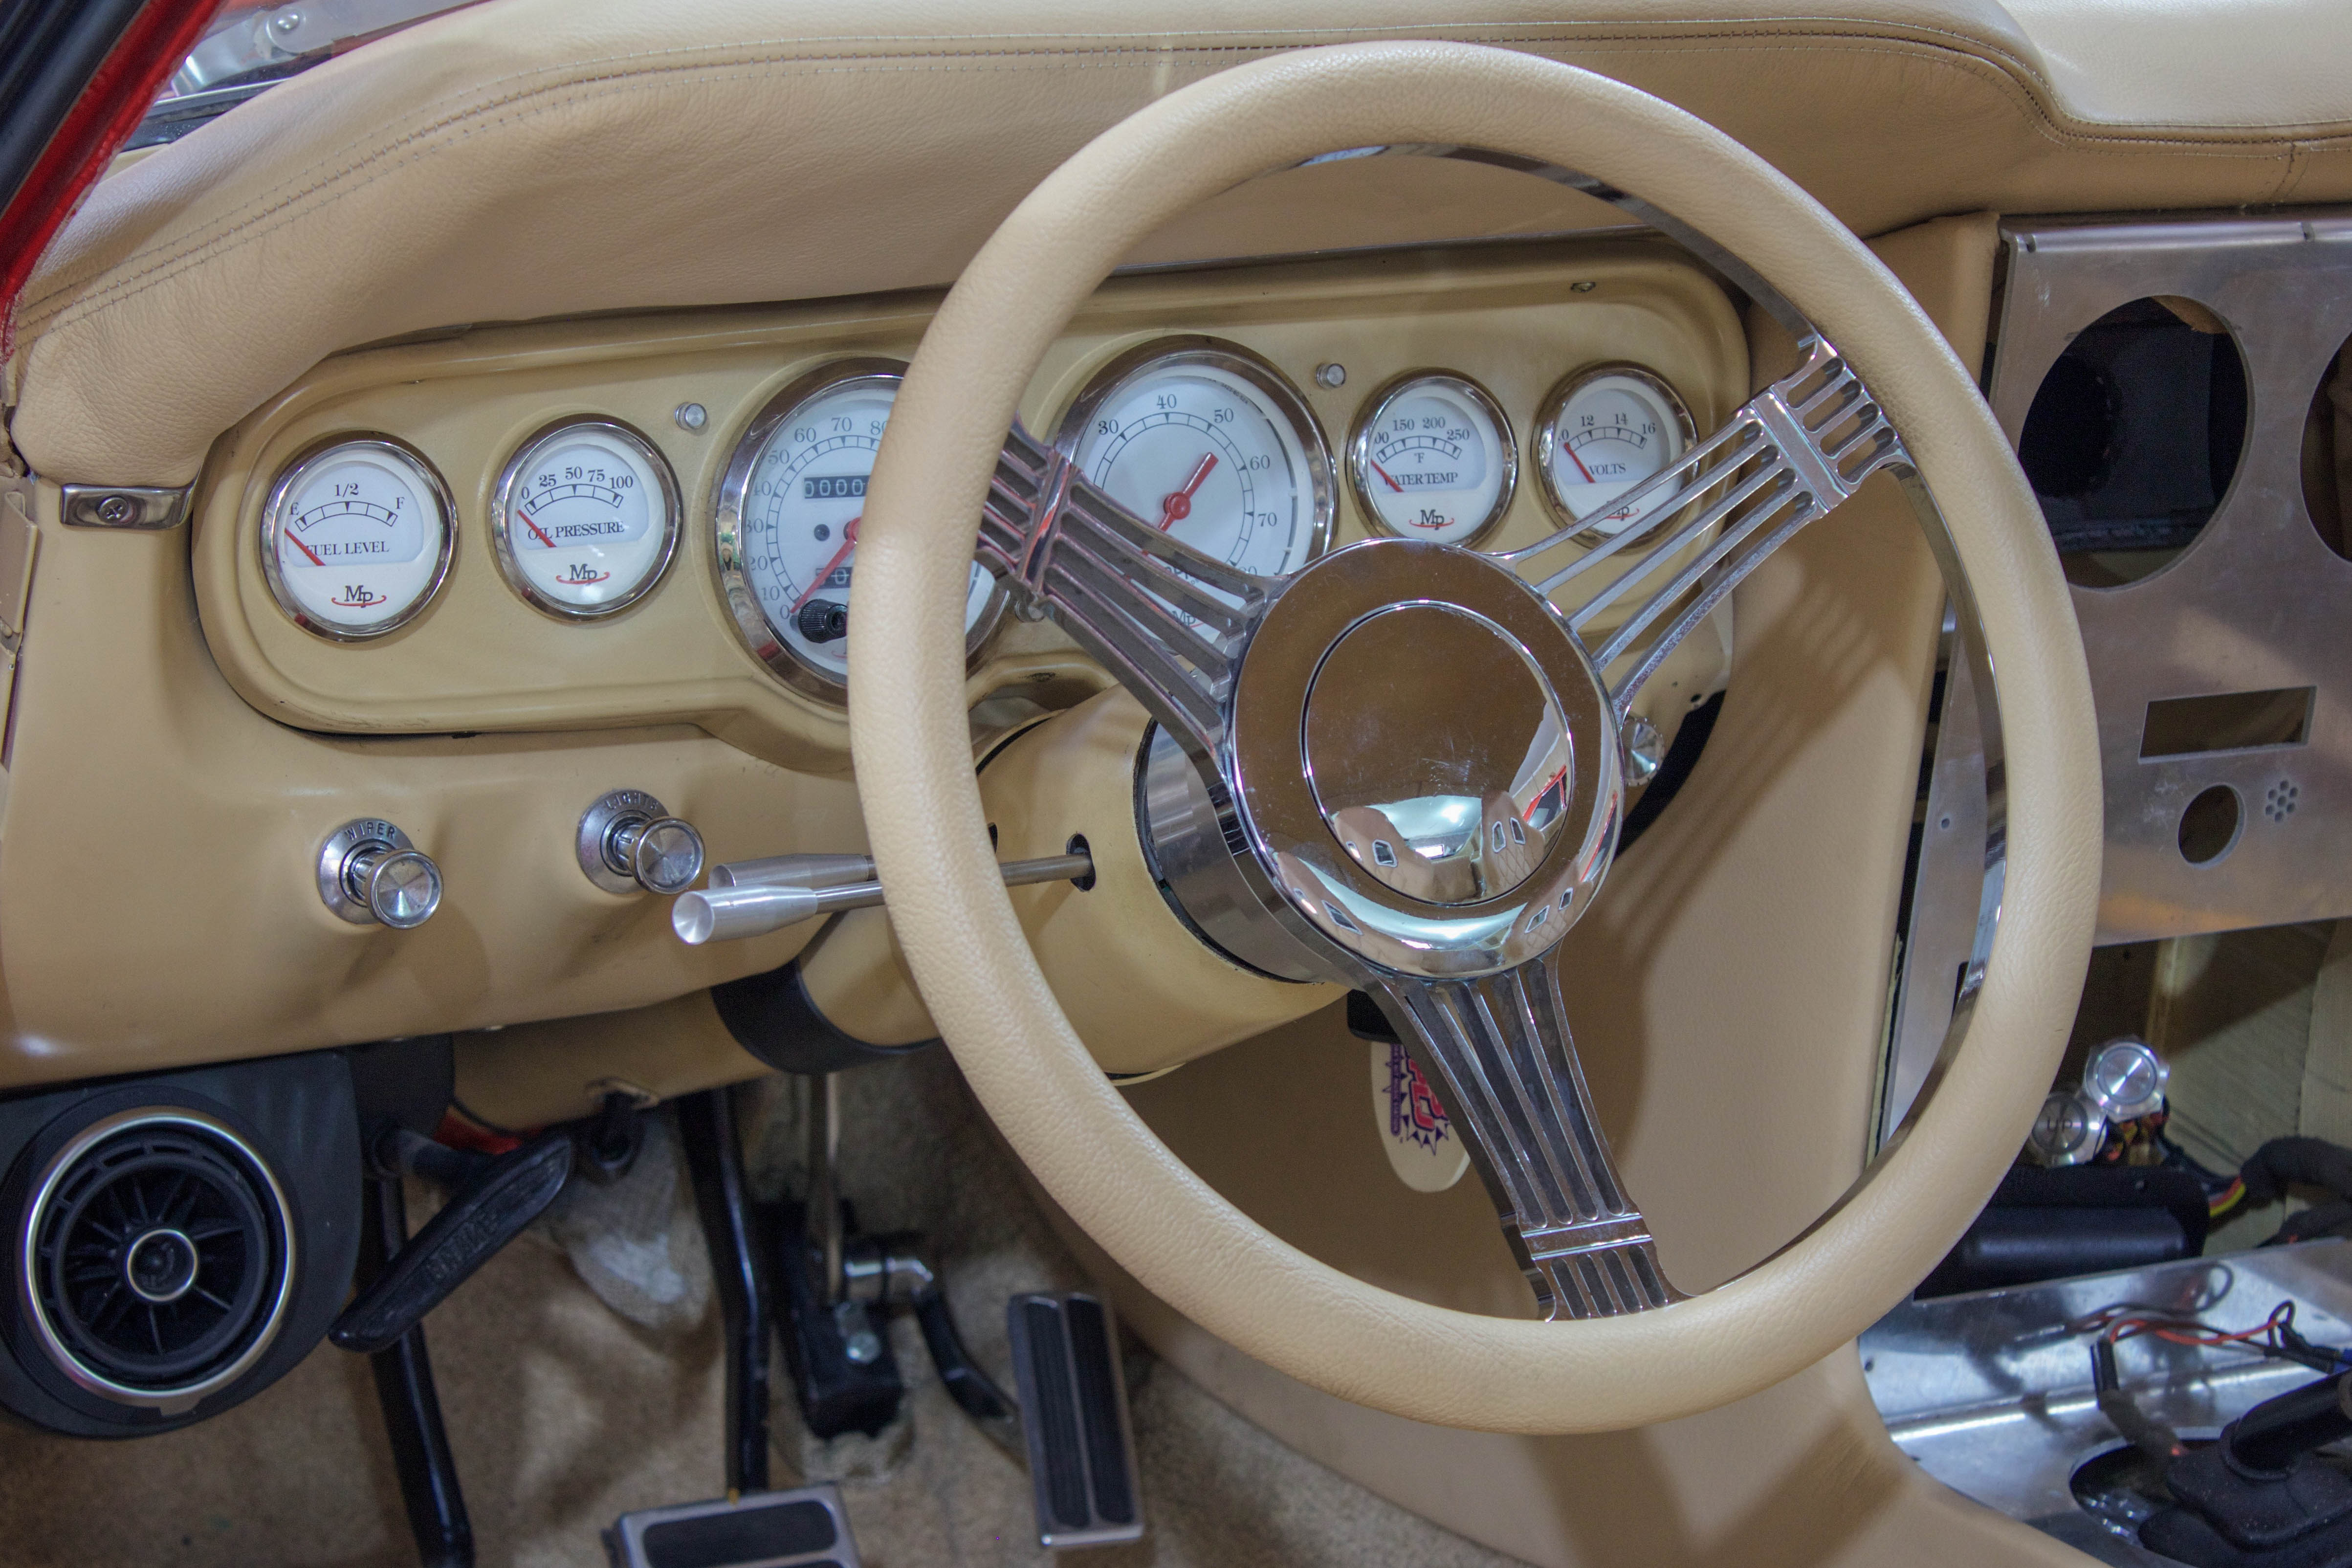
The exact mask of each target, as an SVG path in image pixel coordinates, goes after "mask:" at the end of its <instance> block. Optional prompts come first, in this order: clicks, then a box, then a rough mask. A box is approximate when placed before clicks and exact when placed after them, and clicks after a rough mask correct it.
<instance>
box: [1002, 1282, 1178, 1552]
mask: <svg viewBox="0 0 2352 1568" xmlns="http://www.w3.org/2000/svg"><path fill="white" fill-rule="evenodd" d="M1004 1315H1005V1323H1006V1327H1007V1328H1008V1329H1009V1330H1010V1331H1011V1332H1012V1338H1013V1376H1014V1378H1015V1380H1016V1384H1017V1386H1018V1389H1019V1394H1018V1397H1019V1399H1020V1402H1021V1427H1022V1436H1023V1438H1024V1441H1025V1442H1026V1443H1027V1446H1028V1449H1029V1480H1030V1485H1031V1487H1032V1488H1033V1489H1034V1492H1035V1496H1036V1504H1037V1539H1038V1542H1040V1543H1041V1544H1043V1545H1045V1546H1048V1547H1061V1546H1102V1545H1108V1544H1110V1543H1112V1542H1121V1541H1138V1540H1140V1539H1142V1536H1143V1530H1144V1521H1143V1495H1142V1492H1141V1489H1139V1487H1138V1485H1137V1482H1136V1472H1135V1428H1134V1425H1133V1423H1132V1422H1131V1421H1130V1420H1129V1415H1128V1408H1127V1380H1126V1378H1125V1376H1124V1375H1123V1373H1121V1371H1120V1367H1119V1359H1118V1325H1117V1324H1116V1323H1115V1322H1114V1321H1112V1319H1111V1312H1110V1305H1109V1303H1108V1302H1106V1301H1104V1300H1101V1299H1100V1298H1099V1297H1097V1296H1095V1295H1092V1294H1090V1293H1088V1292H1086V1291H1068V1292H1064V1293H1059V1294H1051V1295H1048V1294H1032V1295H1025V1296H1015V1297H1013V1300H1012V1301H1011V1302H1010V1303H1008V1304H1007V1305H1006V1307H1005V1310H1004Z"/></svg>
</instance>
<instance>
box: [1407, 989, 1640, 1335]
mask: <svg viewBox="0 0 2352 1568" xmlns="http://www.w3.org/2000/svg"><path fill="white" fill-rule="evenodd" d="M1379 994H1380V996H1381V1002H1382V1010H1383V1011H1384V1012H1385V1013H1386V1014H1387V1015H1388V1017H1389V1019H1390V1021H1391V1024H1393V1025H1394V1026H1396V1028H1397V1031H1398V1034H1399V1035H1400V1037H1402V1038H1403V1039H1404V1040H1405V1041H1406V1042H1407V1048H1408V1049H1411V1050H1412V1051H1413V1052H1414V1053H1415V1054H1416V1056H1417V1057H1418V1058H1420V1060H1421V1065H1422V1068H1423V1071H1433V1072H1434V1073H1435V1074H1436V1076H1437V1080H1438V1082H1439V1083H1440V1085H1442V1092H1443V1094H1444V1103H1445V1108H1446V1110H1447V1112H1448V1113H1449V1114H1450V1115H1451V1116H1452V1117H1453V1118H1454V1124H1455V1125H1456V1126H1458V1127H1461V1128H1463V1129H1465V1131H1466V1132H1467V1134H1468V1147H1469V1150H1470V1152H1471V1157H1472V1159H1473V1161H1474V1163H1475V1164H1476V1165H1477V1167H1478V1173H1479V1175H1480V1176H1481V1177H1483V1178H1484V1179H1485V1181H1486V1187H1487V1191H1488V1192H1489V1194H1492V1196H1493V1198H1494V1200H1495V1207H1496V1210H1497V1212H1499V1213H1500V1214H1501V1215H1502V1218H1503V1231H1504V1234H1505V1235H1506V1236H1507V1237H1509V1239H1510V1243H1511V1249H1512V1251H1513V1252H1515V1253H1516V1254H1517V1256H1518V1259H1519V1267H1520V1268H1522V1269H1524V1270H1525V1271H1526V1273H1527V1277H1528V1284H1529V1285H1531V1286H1533V1287H1534V1289H1535V1293H1536V1300H1537V1304H1538V1307H1539V1308H1540V1309H1541V1310H1542V1312H1543V1314H1544V1316H1545V1317H1547V1318H1560V1317H1569V1318H1599V1317H1613V1316H1616V1315H1618V1314H1620V1313H1624V1312H1639V1311H1646V1310H1649V1309H1651V1308H1654V1307H1663V1306H1664V1305H1666V1304H1667V1303H1668V1302H1670V1301H1674V1300H1679V1292H1677V1291H1676V1290H1675V1289H1674V1287H1673V1286H1672V1285H1669V1284H1668V1283H1667V1282H1666V1277H1665V1274H1664V1271H1663V1270H1661V1269H1660V1268H1659V1267H1658V1257H1657V1250H1656V1247H1655V1246H1654V1243H1653V1241H1652V1239H1651V1236H1650V1226H1649V1222H1648V1221H1647V1220H1645V1219H1644V1218H1643V1217H1642V1211H1641V1210H1640V1208H1639V1207H1637V1206H1636V1205H1634V1203H1633V1200H1632V1199H1631V1198H1630V1197H1628V1196H1627V1195H1626V1194H1625V1184H1624V1183H1623V1182H1622V1180H1621V1179H1620V1178H1619V1177H1618V1174H1617V1168H1616V1165H1615V1163H1614V1162H1612V1160H1611V1158H1610V1155H1609V1141H1608V1139H1607V1137H1606V1136H1604V1135H1603V1134H1602V1132H1601V1124H1600V1122H1599V1121H1596V1120H1595V1119H1594V1117H1593V1114H1592V1097H1591V1093H1590V1091H1588V1090H1587V1089H1586V1088H1585V1083H1584V1069H1583V1068H1582V1066H1581V1065H1580V1063H1579V1062H1578V1060H1577V1056H1576V1044H1575V1041H1574V1040H1573V1039H1572V1038H1571V1037H1570V1034H1569V1027H1568V1018H1567V1014H1566V1012H1565V1010H1564V1009H1563V1007H1562V1005H1561V1002H1560V993H1559V976H1558V974H1557V973H1556V972H1555V970H1554V968H1553V965H1552V963H1550V961H1549V958H1538V959H1534V960H1531V961H1529V962H1528V963H1523V964H1521V965H1519V967H1517V969H1510V970H1506V971H1504V972H1503V973H1499V974H1491V975H1486V976H1485V977H1483V978H1480V979H1475V980H1456V981H1433V980H1412V979H1407V978H1404V977H1402V976H1397V977H1390V978H1386V979H1383V980H1382V981H1381V983H1380V987H1379Z"/></svg>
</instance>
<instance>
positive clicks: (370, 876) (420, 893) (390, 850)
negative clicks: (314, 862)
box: [319, 816, 441, 931]
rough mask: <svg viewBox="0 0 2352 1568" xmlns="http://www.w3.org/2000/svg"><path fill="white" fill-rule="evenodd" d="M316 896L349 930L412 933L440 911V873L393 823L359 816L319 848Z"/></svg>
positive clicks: (335, 832) (344, 825)
mask: <svg viewBox="0 0 2352 1568" xmlns="http://www.w3.org/2000/svg"><path fill="white" fill-rule="evenodd" d="M319 897H320V899H321V900H324V902H325V903H326V906H327V907H328V908H329V909H331V910H333V911H334V912H335V913H336V914H338V915H340V916H341V918H343V919H344V920H347V921H351V922H352V924H353V925H383V926H390V927H391V928H392V929H393V930H394V931H413V930H415V928H416V927H418V926H421V925H423V924H424V923H425V921H429V920H431V919H432V918H433V911H434V910H437V909H439V908H440V907H441V868H440V867H438V866H436V865H435V864H434V863H433V858H432V857H431V856H429V855H427V854H425V852H424V851H423V850H421V849H419V848H417V847H415V845H414V844H411V843H410V842H409V841H408V835H407V834H405V833H403V832H402V831H401V830H400V829H399V828H397V827H395V826H393V825H392V824H391V823H389V822H386V821H384V820H383V818H381V817H372V816H363V817H361V818H359V819H358V820H356V821H352V822H346V823H345V824H343V825H342V826H341V827H338V828H337V829H335V831H334V832H333V833H331V834H330V835H328V837H327V841H326V843H324V844H322V845H320V847H319Z"/></svg>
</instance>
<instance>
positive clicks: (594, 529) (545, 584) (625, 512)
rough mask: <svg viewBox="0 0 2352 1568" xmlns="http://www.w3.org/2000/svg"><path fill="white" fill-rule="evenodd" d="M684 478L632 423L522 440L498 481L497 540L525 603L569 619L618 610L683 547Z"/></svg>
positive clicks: (642, 592)
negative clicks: (680, 486)
mask: <svg viewBox="0 0 2352 1568" xmlns="http://www.w3.org/2000/svg"><path fill="white" fill-rule="evenodd" d="M677 514H678V504H677V480H676V479H673V478H671V476H670V468H669V464H668V463H667V462H665V461H664V460H663V458H662V455H661V453H660V452H658V451H656V449H655V448H654V446H653V443H652V442H650V441H647V440H646V438H645V437H643V436H640V435H638V434H637V433H636V432H635V430H632V429H630V428H629V427H628V426H625V425H622V424H618V423H616V422H614V421H612V420H607V419H575V420H566V421H564V422H562V423H561V424H558V425H553V426H549V427H548V428H546V429H544V430H542V431H541V432H540V433H539V434H538V435H536V436H534V437H531V438H530V440H529V441H526V442H524V443H523V446H522V449H521V450H520V451H519V452H517V453H516V454H515V455H514V457H513V458H512V459H511V460H510V461H509V462H508V464H507V467H506V471H505V473H503V474H501V475H500V476H499V488H498V492H497V494H496V496H495V497H494V498H493V499H492V500H491V503H490V542H491V544H492V546H493V547H494V548H495V549H496V551H497V552H498V557H499V571H500V572H501V573H503V574H505V576H506V580H507V582H508V584H509V585H511V586H512V587H513V589H514V591H515V592H516V593H518V594H520V595H522V597H523V599H524V601H525V602H526V603H528V604H530V605H532V606H533V607H535V608H537V609H540V610H542V611H544V612H546V613H547V614H548V615H551V616H557V617H558V618H560V619H564V620H598V619H602V618H603V617H604V616H614V615H618V614H620V612H622V611H623V610H625V609H627V608H628V607H629V606H630V605H634V604H635V603H636V602H637V601H638V600H639V599H642V598H644V597H645V596H646V595H647V594H649V593H651V592H652V591H653V588H654V585H655V584H656V583H659V582H660V581H661V577H662V573H663V572H664V571H665V570H667V567H668V566H669V561H670V556H671V555H672V554H673V553H674V552H676V550H677Z"/></svg>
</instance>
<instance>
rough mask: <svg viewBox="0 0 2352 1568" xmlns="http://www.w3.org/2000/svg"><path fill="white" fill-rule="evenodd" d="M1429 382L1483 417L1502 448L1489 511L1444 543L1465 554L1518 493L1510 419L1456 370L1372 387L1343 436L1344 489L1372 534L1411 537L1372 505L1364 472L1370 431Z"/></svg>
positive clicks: (1395, 378)
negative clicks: (1345, 451) (1345, 455)
mask: <svg viewBox="0 0 2352 1568" xmlns="http://www.w3.org/2000/svg"><path fill="white" fill-rule="evenodd" d="M1430 384H1437V385H1440V386H1443V387H1444V388H1445V389H1446V390H1447V391H1449V392H1452V393H1454V395H1457V396H1459V397H1461V398H1463V399H1464V400H1465V401H1466V402H1468V403H1469V404H1470V405H1472V406H1473V407H1475V408H1476V409H1477V410H1478V412H1479V413H1480V414H1482V415H1484V416H1486V420H1487V422H1488V423H1489V424H1491V425H1493V426H1494V427H1495V433H1496V438H1497V440H1498V442H1499V443H1500V445H1501V447H1502V457H1501V459H1500V460H1501V463H1502V468H1503V482H1502V485H1501V487H1500V488H1499V489H1496V492H1495V504H1494V507H1493V508H1492V510H1489V511H1488V512H1487V513H1486V517H1485V518H1484V519H1482V520H1481V521H1479V523H1478V524H1477V526H1476V527H1475V528H1473V529H1471V530H1470V531H1469V532H1467V533H1465V534H1464V535H1463V536H1462V537H1461V538H1459V539H1451V540H1447V541H1445V542H1446V543H1448V544H1454V545H1459V546H1460V547H1462V548H1463V549H1465V550H1475V549H1476V548H1477V546H1478V545H1479V543H1480V542H1483V541H1484V540H1486V538H1487V537H1488V536H1489V535H1491V534H1492V533H1493V532H1494V531H1495V530H1496V529H1497V528H1500V527H1501V526H1502V524H1503V519H1504V518H1505V517H1507V515H1509V513H1510V510H1511V502H1512V500H1514V499H1515V498H1516V497H1517V494H1518V488H1519V439H1518V436H1517V433H1516V432H1515V431H1513V430H1512V428H1511V416H1509V415H1507V414H1506V413H1504V412H1503V405H1501V404H1500V403H1499V402H1497V401H1496V399H1495V395H1493V394H1492V393H1490V392H1488V391H1487V390H1486V388H1485V387H1483V386H1481V385H1479V384H1478V383H1476V382H1475V381H1473V380H1472V379H1471V378H1470V377H1468V376H1466V375H1464V374H1462V373H1461V372H1460V371H1454V370H1439V369H1436V368H1433V367H1424V368H1422V369H1419V370H1409V371H1405V372H1403V373H1402V374H1398V375H1392V376H1391V377H1390V378H1389V379H1388V380H1386V381H1384V382H1382V383H1381V384H1380V385H1379V386H1378V387H1376V388H1374V389H1373V391H1372V394H1371V395H1370V396H1369V397H1367V398H1365V399H1364V402H1363V405H1362V406H1361V407H1360V408H1359V409H1357V411H1356V424H1355V428H1354V429H1353V430H1352V431H1351V432H1350V433H1349V437H1348V489H1349V492H1350V493H1351V494H1353V495H1354V497H1355V499H1356V510H1359V511H1360V512H1362V513H1363V514H1364V527H1365V529H1366V530H1367V531H1370V533H1371V534H1372V535H1373V536H1375V537H1379V536H1381V535H1385V536H1387V537H1389V538H1391V539H1411V538H1414V537H1416V536H1415V535H1412V534H1409V533H1403V532H1400V531H1398V530H1397V529H1396V528H1395V527H1394V526H1393V525H1392V524H1391V523H1390V521H1388V519H1387V518H1385V517H1383V516H1381V509H1380V507H1379V506H1378V505H1377V504H1376V502H1375V500H1374V497H1373V495H1372V488H1371V485H1370V472H1369V470H1370V468H1371V461H1372V431H1373V428H1374V427H1375V426H1378V425H1379V424H1380V422H1381V419H1383V418H1385V417H1386V416H1387V414H1388V411H1389V408H1390V407H1391V405H1393V404H1394V403H1395V402H1396V401H1397V400H1398V399H1399V398H1401V397H1402V396H1404V395H1406V394H1407V393H1409V392H1411V391H1412V390H1413V389H1414V388H1416V387H1420V386H1426V385H1430Z"/></svg>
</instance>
